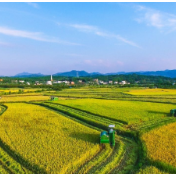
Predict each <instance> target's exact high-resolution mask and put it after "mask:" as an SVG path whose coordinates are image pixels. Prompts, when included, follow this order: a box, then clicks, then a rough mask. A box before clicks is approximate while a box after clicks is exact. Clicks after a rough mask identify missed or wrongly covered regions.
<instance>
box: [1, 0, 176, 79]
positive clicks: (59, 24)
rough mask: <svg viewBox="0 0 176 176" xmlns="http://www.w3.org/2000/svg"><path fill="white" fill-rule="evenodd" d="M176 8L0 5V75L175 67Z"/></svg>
mask: <svg viewBox="0 0 176 176" xmlns="http://www.w3.org/2000/svg"><path fill="white" fill-rule="evenodd" d="M175 9H176V3H149V2H148V3H119V2H115V3H69V2H67V3H66V2H65V3H61V2H55V3H47V2H46V3H36V2H33V3H2V2H1V3H0V75H7V76H9V75H14V74H17V73H20V72H24V71H25V72H30V73H39V72H40V73H43V74H54V73H57V72H65V71H70V70H85V71H87V72H94V71H96V72H101V73H108V72H119V71H126V72H130V71H155V70H165V69H175V68H176V49H175V48H176V42H175V41H176V11H175Z"/></svg>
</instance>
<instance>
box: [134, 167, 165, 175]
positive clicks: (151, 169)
mask: <svg viewBox="0 0 176 176" xmlns="http://www.w3.org/2000/svg"><path fill="white" fill-rule="evenodd" d="M137 174H168V173H166V172H164V171H161V170H159V169H158V168H156V167H154V166H147V167H145V168H143V169H140V170H139V172H138V173H137Z"/></svg>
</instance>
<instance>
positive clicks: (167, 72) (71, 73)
mask: <svg viewBox="0 0 176 176" xmlns="http://www.w3.org/2000/svg"><path fill="white" fill-rule="evenodd" d="M122 74H123V75H128V74H138V75H146V76H164V77H169V78H176V69H174V70H168V69H167V70H164V71H139V72H115V73H99V72H92V73H88V72H86V71H84V70H81V71H77V70H72V71H67V72H60V73H55V74H53V76H68V77H87V76H96V75H102V76H103V75H104V76H108V75H122ZM42 76H48V75H44V74H41V73H28V72H22V73H18V74H16V75H15V76H10V77H19V78H26V77H42ZM1 77H5V76H1Z"/></svg>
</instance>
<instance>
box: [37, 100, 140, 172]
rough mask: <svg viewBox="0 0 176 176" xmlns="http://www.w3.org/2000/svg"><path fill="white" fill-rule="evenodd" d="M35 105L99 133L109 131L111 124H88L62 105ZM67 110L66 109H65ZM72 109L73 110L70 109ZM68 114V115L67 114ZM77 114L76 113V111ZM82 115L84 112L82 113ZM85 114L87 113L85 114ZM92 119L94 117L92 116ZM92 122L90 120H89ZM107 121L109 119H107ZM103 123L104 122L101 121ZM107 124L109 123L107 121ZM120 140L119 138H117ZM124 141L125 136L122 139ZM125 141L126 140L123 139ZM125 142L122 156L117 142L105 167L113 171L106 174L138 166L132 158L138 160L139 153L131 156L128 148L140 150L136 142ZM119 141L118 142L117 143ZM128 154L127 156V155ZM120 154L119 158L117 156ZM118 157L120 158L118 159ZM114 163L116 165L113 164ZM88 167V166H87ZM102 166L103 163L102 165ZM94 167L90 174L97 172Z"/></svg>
mask: <svg viewBox="0 0 176 176" xmlns="http://www.w3.org/2000/svg"><path fill="white" fill-rule="evenodd" d="M34 104H37V105H41V106H44V107H46V108H47V109H50V110H51V109H52V110H54V111H56V112H58V113H59V114H61V115H64V116H65V117H68V118H71V119H72V120H74V121H77V122H79V123H81V124H83V125H86V126H89V127H91V128H94V129H97V130H99V131H101V130H102V129H103V130H107V125H108V124H109V123H106V124H105V126H104V128H101V126H99V124H98V123H97V122H96V121H95V122H94V123H91V124H90V123H86V122H87V121H84V119H81V118H77V117H76V116H75V114H74V116H72V114H69V113H68V112H67V111H66V109H64V110H63V109H61V105H59V108H58V105H55V104H54V105H53V104H50V103H34ZM64 108H65V107H64ZM70 109H71V108H70ZM76 111H78V110H76ZM66 112H67V113H66ZM74 112H75V111H74ZM81 113H82V112H81ZM84 113H85V112H84ZM86 116H88V115H86ZM91 117H92V115H91ZM89 120H90V119H89ZM106 120H107V119H106ZM101 121H102V120H101ZM106 122H107V121H106ZM108 122H110V123H114V122H113V121H108ZM117 138H118V137H117ZM121 138H122V139H123V136H122V137H121ZM123 140H125V139H123ZM123 140H120V141H121V142H122V143H123V152H121V153H120V154H119V153H118V152H119V151H118V149H117V146H118V144H119V140H116V147H115V148H114V149H113V151H112V152H113V155H110V156H109V157H108V158H109V159H108V158H107V159H108V160H106V164H104V165H108V164H109V165H110V166H111V169H110V170H108V169H107V170H106V172H105V173H109V172H111V171H112V170H113V169H114V168H116V167H118V166H119V168H121V170H123V168H124V167H125V170H128V171H126V172H130V170H131V169H132V167H133V166H134V165H136V160H135V161H134V159H132V158H131V156H132V157H135V158H138V153H133V155H136V156H133V155H130V154H128V153H129V151H128V150H129V148H128V147H127V146H128V145H129V144H128V142H129V141H130V142H129V143H130V144H131V145H130V146H133V147H134V148H136V147H137V148H138V146H137V145H136V144H135V142H134V141H132V140H131V139H130V138H129V139H128V140H126V142H123ZM117 141H118V142H117ZM125 153H126V154H125ZM118 154H119V156H117V155H118ZM123 156H126V158H125V159H127V160H130V161H131V165H130V168H128V169H127V168H126V167H127V165H126V163H125V161H123ZM117 157H118V158H117ZM121 161H123V162H121ZM113 162H114V163H113ZM111 163H113V167H112V164H111ZM85 165H86V164H85ZM100 166H101V163H100ZM93 168H94V167H92V168H90V170H88V172H87V173H96V170H97V169H98V168H96V169H95V168H94V169H93ZM76 172H78V171H76Z"/></svg>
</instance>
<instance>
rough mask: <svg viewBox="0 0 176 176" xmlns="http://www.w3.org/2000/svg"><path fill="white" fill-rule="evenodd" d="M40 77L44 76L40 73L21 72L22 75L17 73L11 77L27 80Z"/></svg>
mask: <svg viewBox="0 0 176 176" xmlns="http://www.w3.org/2000/svg"><path fill="white" fill-rule="evenodd" d="M41 76H45V75H43V74H41V73H28V72H23V73H19V74H17V75H15V76H13V77H19V78H29V77H41Z"/></svg>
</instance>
